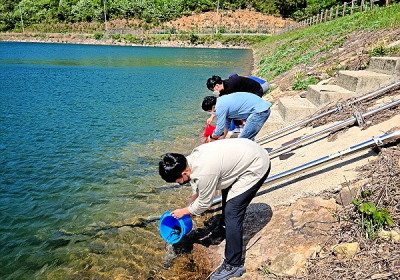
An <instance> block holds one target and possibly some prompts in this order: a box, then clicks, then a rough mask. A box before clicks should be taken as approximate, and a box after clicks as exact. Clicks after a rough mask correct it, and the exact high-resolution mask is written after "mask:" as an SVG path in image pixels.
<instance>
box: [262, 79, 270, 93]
mask: <svg viewBox="0 0 400 280" xmlns="http://www.w3.org/2000/svg"><path fill="white" fill-rule="evenodd" d="M261 87H262V90H263V94H264V93H266V92H267V90H268V89H269V83H268V82H265V83H263V84H261Z"/></svg>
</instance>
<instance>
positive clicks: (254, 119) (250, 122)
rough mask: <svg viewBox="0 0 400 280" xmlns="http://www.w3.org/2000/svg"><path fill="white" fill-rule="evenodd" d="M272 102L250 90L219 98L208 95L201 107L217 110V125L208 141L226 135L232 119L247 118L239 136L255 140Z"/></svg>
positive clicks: (207, 110)
mask: <svg viewBox="0 0 400 280" xmlns="http://www.w3.org/2000/svg"><path fill="white" fill-rule="evenodd" d="M271 105H272V104H271V103H270V102H268V101H266V100H264V99H262V98H261V97H258V96H257V95H255V94H251V93H248V92H235V93H232V94H228V95H224V96H221V97H219V98H218V99H217V98H216V97H215V96H206V97H205V98H204V100H203V103H202V105H201V107H202V108H203V110H204V111H206V112H215V115H216V117H217V125H216V128H215V130H214V132H213V133H212V134H211V135H210V136H209V138H208V142H211V141H214V140H217V139H223V138H225V137H226V135H227V133H228V131H229V127H230V123H231V120H246V125H245V126H244V128H243V131H242V132H241V133H240V135H239V138H248V139H250V140H254V138H255V137H256V135H257V133H258V132H259V131H260V130H261V128H262V126H263V125H264V123H265V122H266V121H267V119H268V117H269V115H270V114H271V110H270V107H271Z"/></svg>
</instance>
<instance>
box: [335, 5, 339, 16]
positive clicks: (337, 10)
mask: <svg viewBox="0 0 400 280" xmlns="http://www.w3.org/2000/svg"><path fill="white" fill-rule="evenodd" d="M338 17H339V5H337V6H336V18H338Z"/></svg>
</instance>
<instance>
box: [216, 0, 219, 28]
mask: <svg viewBox="0 0 400 280" xmlns="http://www.w3.org/2000/svg"><path fill="white" fill-rule="evenodd" d="M218 12H219V0H218V1H217V18H216V21H215V34H218V20H219V19H218Z"/></svg>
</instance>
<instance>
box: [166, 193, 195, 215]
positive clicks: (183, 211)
mask: <svg viewBox="0 0 400 280" xmlns="http://www.w3.org/2000/svg"><path fill="white" fill-rule="evenodd" d="M197 197H198V194H197V193H195V194H192V196H191V197H190V199H189V202H188V204H187V206H186V207H185V208H178V209H176V210H174V211H172V212H171V215H172V217H175V218H177V219H180V218H182V217H183V216H185V215H192V214H191V213H190V211H189V205H190V204H192V202H193V201H195V200H196V198H197Z"/></svg>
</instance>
